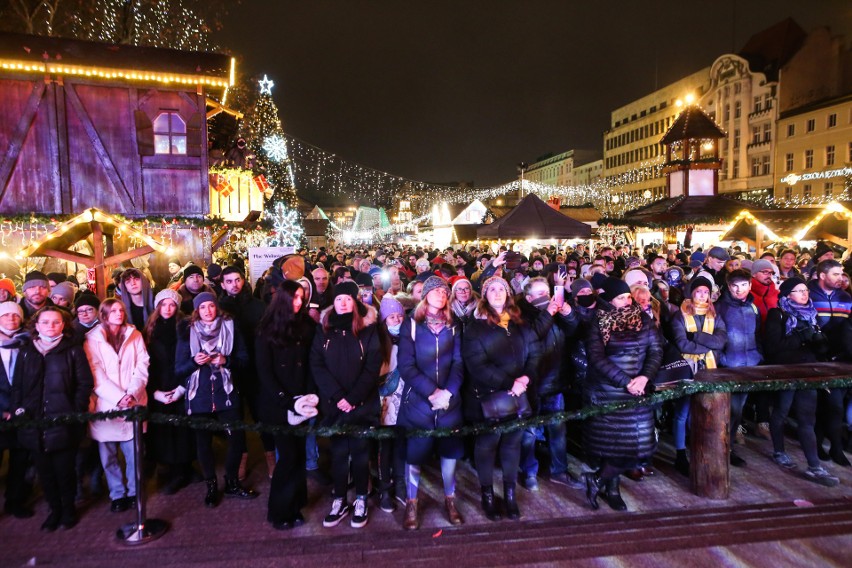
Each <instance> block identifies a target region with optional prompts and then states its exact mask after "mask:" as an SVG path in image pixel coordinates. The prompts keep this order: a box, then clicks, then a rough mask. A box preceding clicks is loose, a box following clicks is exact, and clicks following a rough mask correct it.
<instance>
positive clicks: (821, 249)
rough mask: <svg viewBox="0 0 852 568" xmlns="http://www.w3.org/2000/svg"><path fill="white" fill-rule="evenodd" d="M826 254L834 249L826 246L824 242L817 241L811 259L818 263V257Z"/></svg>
mask: <svg viewBox="0 0 852 568" xmlns="http://www.w3.org/2000/svg"><path fill="white" fill-rule="evenodd" d="M828 252H834V249H833V248H831V247H830V246H829V245H828V243H826V242H825V241H819V242H818V243H817V244H816V249H814V256H813V258H814V260H815V261H819V257H821V256H822V255H824V254H825V253H828Z"/></svg>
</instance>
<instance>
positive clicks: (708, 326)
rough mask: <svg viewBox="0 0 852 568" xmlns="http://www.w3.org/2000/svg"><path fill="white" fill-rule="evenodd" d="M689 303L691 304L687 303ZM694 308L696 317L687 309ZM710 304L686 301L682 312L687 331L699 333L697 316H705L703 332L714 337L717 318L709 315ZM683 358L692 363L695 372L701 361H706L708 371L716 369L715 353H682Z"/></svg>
mask: <svg viewBox="0 0 852 568" xmlns="http://www.w3.org/2000/svg"><path fill="white" fill-rule="evenodd" d="M687 302H689V303H687ZM690 305H691V306H692V309H693V311H694V312H695V315H692V314H688V313H687V309H688V307H689V306H690ZM709 308H710V302H701V303H698V302H694V301H692V300H684V301H683V304H681V306H680V311H681V313H682V314H683V321H684V322H685V324H686V331H688V332H690V333H696V332H697V331H698V323H697V322H696V321H695V316H704V323H703V324H702V325H701V331H703V332H704V333H709V334H710V335H713V330H714V329H715V326H716V318H714V317H713V316H712V315H710V314H708V313H707V312H708V311H709ZM682 355H683V358H684V359H686V360H687V361H690V362H691V363H692V365H691V366H692V367H693V371H694V370H695V369H696V368H697V367H698V362H699V361H704V365H705V366H706V367H707V368H708V369H715V368H716V356H715V355H713V351H712V350H711V351H708V352H707V353H682Z"/></svg>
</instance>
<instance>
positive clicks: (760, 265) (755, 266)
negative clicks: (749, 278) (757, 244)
mask: <svg viewBox="0 0 852 568" xmlns="http://www.w3.org/2000/svg"><path fill="white" fill-rule="evenodd" d="M761 270H771V271H772V272H775V266H774V265H773V264H772V263H771V262H769V261H768V260H763V259H762V258H761V259H760V260H755V261H754V262H753V263H752V265H751V273H752V274H757V273H758V272H760V271H761Z"/></svg>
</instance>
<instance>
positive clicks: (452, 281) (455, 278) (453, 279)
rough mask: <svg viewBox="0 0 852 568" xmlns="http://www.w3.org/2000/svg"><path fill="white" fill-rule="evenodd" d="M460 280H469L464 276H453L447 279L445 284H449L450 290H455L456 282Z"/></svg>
mask: <svg viewBox="0 0 852 568" xmlns="http://www.w3.org/2000/svg"><path fill="white" fill-rule="evenodd" d="M462 281H464V282H470V280H468V279H467V278H465V277H464V276H453V277H451V278H450V279H449V280H447V284H449V285H450V290H451V291H453V292H455V291H456V284H458V283H459V282H462Z"/></svg>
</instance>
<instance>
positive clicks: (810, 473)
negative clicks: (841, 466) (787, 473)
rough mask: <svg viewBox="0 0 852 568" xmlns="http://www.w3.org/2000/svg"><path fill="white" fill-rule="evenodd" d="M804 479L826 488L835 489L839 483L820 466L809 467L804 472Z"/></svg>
mask: <svg viewBox="0 0 852 568" xmlns="http://www.w3.org/2000/svg"><path fill="white" fill-rule="evenodd" d="M805 479H807V480H808V481H813V482H814V483H818V484H820V485H824V486H826V487H835V486H836V485H838V484H839V483H840V480H839V479H838V478H836V477H834V476H833V475H831V474H830V473H828V472H827V471H826V470H825V468H823V467H821V466H817V467H809V468H808V469H807V470H806V471H805Z"/></svg>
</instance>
